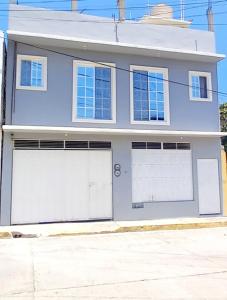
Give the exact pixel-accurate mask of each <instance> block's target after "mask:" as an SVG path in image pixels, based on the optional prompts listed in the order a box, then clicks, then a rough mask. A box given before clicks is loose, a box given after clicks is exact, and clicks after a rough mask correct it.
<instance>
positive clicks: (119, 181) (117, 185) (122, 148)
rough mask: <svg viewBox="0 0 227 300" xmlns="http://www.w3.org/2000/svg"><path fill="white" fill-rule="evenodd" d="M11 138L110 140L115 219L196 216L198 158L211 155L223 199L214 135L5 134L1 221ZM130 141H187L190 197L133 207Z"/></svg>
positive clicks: (6, 212)
mask: <svg viewBox="0 0 227 300" xmlns="http://www.w3.org/2000/svg"><path fill="white" fill-rule="evenodd" d="M12 138H15V139H16V138H19V139H23V138H26V139H69V140H70V139H72V140H93V141H94V140H102V141H103V140H106V141H111V142H112V149H113V164H115V163H119V164H120V165H121V167H122V174H121V176H120V177H118V178H117V177H115V176H113V217H114V219H115V220H142V219H158V218H171V217H191V216H194V217H196V216H199V203H198V185H197V166H196V162H197V159H199V158H213V159H218V161H219V173H220V191H221V193H220V195H221V203H222V184H221V178H222V177H221V160H220V140H219V139H215V138H187V139H186V138H183V139H182V138H180V137H179V138H173V137H172V138H167V137H163V138H161V137H160V138H151V137H143V138H139V137H136V138H133V137H132V136H128V137H110V136H89V135H88V136H85V135H73V134H70V135H68V136H67V137H66V136H65V135H63V134H61V135H60V134H59V135H50V134H42V135H41V134H39V135H34V134H15V135H14V136H13V137H11V136H10V135H9V134H5V136H4V152H3V155H4V163H3V182H2V194H1V199H2V201H1V220H0V224H1V225H9V224H10V214H11V190H12V185H11V183H12V169H13V141H12ZM132 141H166V142H169V141H170V142H190V143H191V146H192V164H193V189H194V200H193V201H178V202H153V203H145V204H144V208H141V209H132V180H131V177H132V170H131V142H132Z"/></svg>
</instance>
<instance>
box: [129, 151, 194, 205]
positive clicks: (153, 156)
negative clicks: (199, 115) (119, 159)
mask: <svg viewBox="0 0 227 300" xmlns="http://www.w3.org/2000/svg"><path fill="white" fill-rule="evenodd" d="M132 194H133V202H134V203H138V202H150V201H181V200H183V201H186V200H193V184H192V158H191V151H190V150H163V149H160V150H151V149H133V150H132Z"/></svg>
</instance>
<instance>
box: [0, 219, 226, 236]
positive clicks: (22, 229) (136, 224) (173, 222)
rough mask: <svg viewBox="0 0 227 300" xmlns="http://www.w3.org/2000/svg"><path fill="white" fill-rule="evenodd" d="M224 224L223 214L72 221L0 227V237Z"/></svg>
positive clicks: (69, 234) (165, 228)
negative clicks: (175, 217) (195, 216)
mask: <svg viewBox="0 0 227 300" xmlns="http://www.w3.org/2000/svg"><path fill="white" fill-rule="evenodd" d="M214 227H227V217H209V218H180V219H161V220H146V221H118V222H117V221H105V222H78V223H77V222H74V223H54V224H36V225H14V226H1V227H0V238H20V237H25V238H32V237H55V236H73V235H89V234H105V233H121V232H122V233H123V232H137V231H153V230H180V229H199V228H214Z"/></svg>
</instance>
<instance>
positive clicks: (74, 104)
mask: <svg viewBox="0 0 227 300" xmlns="http://www.w3.org/2000/svg"><path fill="white" fill-rule="evenodd" d="M78 66H87V67H104V68H105V67H110V69H111V112H112V119H111V120H102V119H79V118H77V116H76V114H77V67H78ZM72 122H81V123H110V124H115V123H116V65H115V64H113V63H103V62H100V63H93V62H87V61H83V60H74V61H73V99H72Z"/></svg>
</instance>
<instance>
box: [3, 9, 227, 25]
mask: <svg viewBox="0 0 227 300" xmlns="http://www.w3.org/2000/svg"><path fill="white" fill-rule="evenodd" d="M0 11H1V10H0ZM223 14H227V11H222V12H216V13H213V15H223ZM1 16H2V17H5V15H1ZM204 16H206V15H205V14H201V15H191V16H188V17H187V18H192V17H204ZM10 18H17V19H28V20H36V21H37V20H42V21H57V22H72V23H94V24H116V22H117V23H120V24H132V25H133V24H134V25H144V24H146V23H144V22H139V21H135V20H134V21H132V20H130V19H126V20H125V21H126V22H125V23H124V22H119V21H114V20H112V19H110V20H72V19H55V18H45V17H44V18H42V17H29V16H11V17H10ZM147 25H151V24H149V23H147ZM191 25H207V23H192V24H191ZM214 25H226V23H220V24H218V23H217V24H214Z"/></svg>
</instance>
